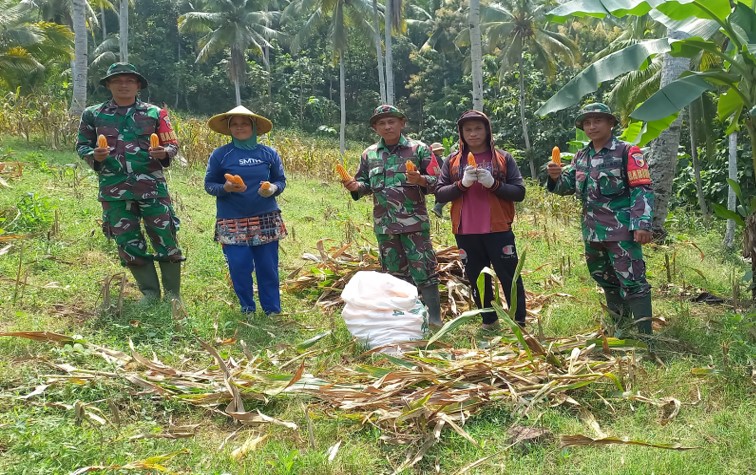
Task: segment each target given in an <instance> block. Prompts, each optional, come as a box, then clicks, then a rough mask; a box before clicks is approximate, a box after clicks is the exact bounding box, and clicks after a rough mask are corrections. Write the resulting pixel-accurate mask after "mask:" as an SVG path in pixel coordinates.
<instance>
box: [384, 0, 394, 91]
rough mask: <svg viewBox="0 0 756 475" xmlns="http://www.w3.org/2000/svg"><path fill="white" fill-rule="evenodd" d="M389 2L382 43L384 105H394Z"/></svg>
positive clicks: (387, 1)
mask: <svg viewBox="0 0 756 475" xmlns="http://www.w3.org/2000/svg"><path fill="white" fill-rule="evenodd" d="M391 8H392V5H391V0H386V11H385V13H384V20H383V22H384V36H385V38H384V43H385V44H386V104H393V103H394V53H393V51H392V49H391V30H392V25H391Z"/></svg>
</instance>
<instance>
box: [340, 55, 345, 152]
mask: <svg viewBox="0 0 756 475" xmlns="http://www.w3.org/2000/svg"><path fill="white" fill-rule="evenodd" d="M344 74H345V72H344V53H343V52H342V53H340V54H339V92H340V95H341V97H340V98H339V107H340V109H341V124H340V129H339V151H340V152H341V163H344V152H346V79H345V78H344Z"/></svg>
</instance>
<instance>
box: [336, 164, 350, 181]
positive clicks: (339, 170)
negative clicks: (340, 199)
mask: <svg viewBox="0 0 756 475" xmlns="http://www.w3.org/2000/svg"><path fill="white" fill-rule="evenodd" d="M336 173H338V174H339V176H340V177H341V181H342V182H344V183H346V182H348V181H351V180H352V177H351V176H350V175H349V172H348V171H346V168H344V166H343V165H342V164H340V163H337V164H336Z"/></svg>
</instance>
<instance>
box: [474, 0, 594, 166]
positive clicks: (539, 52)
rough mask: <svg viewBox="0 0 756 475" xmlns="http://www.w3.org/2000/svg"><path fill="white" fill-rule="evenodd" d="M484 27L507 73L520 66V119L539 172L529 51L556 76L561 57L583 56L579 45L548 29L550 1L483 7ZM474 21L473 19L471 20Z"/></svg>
mask: <svg viewBox="0 0 756 475" xmlns="http://www.w3.org/2000/svg"><path fill="white" fill-rule="evenodd" d="M481 12H482V20H481V28H482V29H483V31H484V32H485V35H486V38H487V45H488V48H489V49H490V50H491V52H492V53H496V54H497V57H498V59H499V64H500V73H501V74H503V73H505V72H507V71H508V70H509V68H510V67H512V66H516V67H517V71H518V86H519V91H520V99H519V100H520V122H521V124H522V136H523V140H524V141H525V154H526V155H527V156H528V158H529V161H530V176H531V177H533V178H535V177H536V176H538V175H537V171H536V164H535V157H534V156H533V153H532V152H531V149H530V134H529V132H528V122H527V119H526V117H525V102H526V101H525V67H524V66H525V58H524V56H525V53H529V54H530V55H531V57H532V58H533V62H534V63H535V66H536V68H538V69H540V70H542V71H544V72H545V73H546V77H547V78H553V77H554V76H555V74H556V71H557V66H558V64H559V62H558V60H559V59H561V60H562V61H563V62H565V63H568V64H573V63H574V62H575V61H577V60H578V58H579V57H580V53H579V52H578V47H577V45H576V44H575V43H574V42H573V41H572V40H571V39H569V38H568V37H567V36H565V35H563V34H561V33H558V32H554V31H550V30H548V29H547V28H546V27H547V20H546V4H545V3H542V2H539V1H537V0H504V1H502V2H501V3H492V4H490V5H488V6H486V7H483V8H482V9H481ZM471 24H472V22H471Z"/></svg>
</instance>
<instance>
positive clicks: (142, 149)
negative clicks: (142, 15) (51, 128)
mask: <svg viewBox="0 0 756 475" xmlns="http://www.w3.org/2000/svg"><path fill="white" fill-rule="evenodd" d="M100 84H102V85H103V86H105V87H106V88H107V89H108V90H109V91H110V93H111V95H112V98H111V99H110V100H108V101H105V102H103V103H102V104H97V105H94V106H91V107H88V108H86V109H85V110H84V112H83V113H82V115H81V122H80V123H79V134H78V137H77V142H76V150H77V152H78V154H79V156H80V157H81V158H82V159H83V160H84V161H86V162H87V164H88V165H89V166H90V167H91V168H92V169H93V170H94V171H95V172H97V175H98V178H99V185H100V191H99V197H98V199H99V200H100V202H101V204H102V209H103V231H104V233H105V236H106V237H108V238H113V239H114V240H115V242H116V244H117V245H118V255H119V257H120V260H121V264H122V265H124V266H126V267H128V268H129V270H130V271H131V273H132V275H133V276H134V279H135V280H136V282H137V286H138V287H139V290H140V291H141V292H142V294H143V295H144V297H143V298H142V302H143V303H147V302H150V301H152V300H156V299H158V298H159V297H160V295H161V291H160V282H159V280H158V275H157V271H156V269H155V264H154V262H155V261H157V262H158V263H159V265H160V272H161V275H162V285H163V291H164V293H165V295H166V297H169V298H171V299H178V298H180V288H181V262H182V261H183V260H184V257H183V256H182V253H181V250H180V249H179V247H178V241H177V238H176V232H177V231H178V227H179V219H178V218H177V217H176V214H175V212H174V210H173V203H172V202H171V198H170V195H169V193H168V185H167V183H166V180H165V174H164V172H163V169H164V168H166V167H168V166H169V165H170V164H171V160H172V159H173V157H174V156H175V155H176V152H177V151H178V142H177V141H176V134H175V133H174V131H173V128H172V127H171V121H170V120H169V119H168V113H167V112H166V111H165V110H163V109H161V108H160V107H158V106H155V105H153V104H148V103H146V102H142V101H140V100H139V98H138V97H137V95H138V93H139V91H140V90H141V89H144V88H145V87H147V80H146V79H145V78H144V76H142V75H141V74H140V73H139V72H138V71H137V69H136V67H135V66H134V65H133V64H129V63H115V64H112V65H111V66H110V67H109V68H108V71H107V73H106V74H105V76H103V77H102V79H100ZM152 134H156V135H157V137H158V141H159V145H158V146H156V147H152V146H151V140H150V138H151V135H152ZM99 136H102V137H103V140H105V141H106V142H107V145H106V146H102V147H101V146H100V144H99V143H98V137H99ZM147 217H149V218H147ZM142 226H143V227H144V232H143V231H142ZM145 235H147V236H149V238H150V243H151V244H152V250H151V251H150V250H149V248H148V247H147V242H146V240H145V237H144V236H145Z"/></svg>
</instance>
